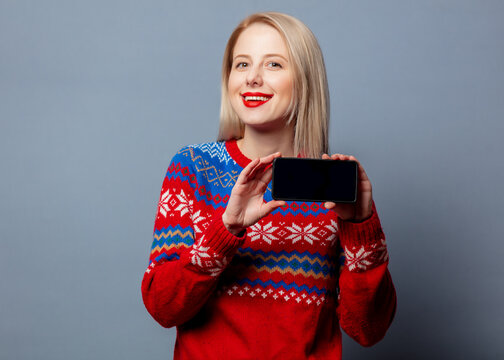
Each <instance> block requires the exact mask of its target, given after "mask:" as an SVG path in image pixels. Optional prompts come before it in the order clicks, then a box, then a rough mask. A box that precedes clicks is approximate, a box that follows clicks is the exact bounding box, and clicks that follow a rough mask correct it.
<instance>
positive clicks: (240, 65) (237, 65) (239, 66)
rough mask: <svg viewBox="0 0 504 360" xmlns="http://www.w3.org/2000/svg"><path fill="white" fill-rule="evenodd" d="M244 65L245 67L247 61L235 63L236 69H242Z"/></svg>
mask: <svg viewBox="0 0 504 360" xmlns="http://www.w3.org/2000/svg"><path fill="white" fill-rule="evenodd" d="M246 67H247V63H244V62H240V63H238V64H236V68H237V69H243V68H246Z"/></svg>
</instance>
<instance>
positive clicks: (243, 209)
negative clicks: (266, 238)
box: [222, 153, 285, 235]
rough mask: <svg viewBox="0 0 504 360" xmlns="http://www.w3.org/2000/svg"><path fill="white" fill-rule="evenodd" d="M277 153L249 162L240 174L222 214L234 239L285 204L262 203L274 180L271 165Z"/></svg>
mask: <svg viewBox="0 0 504 360" xmlns="http://www.w3.org/2000/svg"><path fill="white" fill-rule="evenodd" d="M280 156H281V154H280V153H275V154H271V155H268V156H266V157H263V158H260V159H255V160H253V161H251V162H250V163H249V164H248V165H247V166H246V167H245V168H244V169H243V170H242V172H241V173H240V176H238V180H236V184H235V185H234V187H233V190H232V191H231V197H230V198H229V202H228V205H227V207H226V211H224V214H222V222H223V223H224V226H225V227H226V228H227V229H228V230H229V232H231V233H232V234H234V235H237V234H239V233H240V232H242V231H243V230H245V229H246V228H247V227H249V226H252V225H254V224H255V223H256V222H258V221H259V220H261V219H262V218H263V217H265V216H266V215H268V214H269V213H270V212H272V211H273V210H275V209H276V208H278V207H280V206H283V205H285V201H279V200H272V201H270V202H267V203H266V202H264V199H263V196H264V193H265V192H266V189H267V188H268V183H269V182H270V181H271V178H272V176H273V168H272V167H271V164H272V163H273V160H274V159H275V158H277V157H280Z"/></svg>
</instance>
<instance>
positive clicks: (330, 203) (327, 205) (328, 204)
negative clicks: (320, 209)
mask: <svg viewBox="0 0 504 360" xmlns="http://www.w3.org/2000/svg"><path fill="white" fill-rule="evenodd" d="M335 206H336V203H333V202H332V201H326V202H325V203H324V207H325V208H326V209H327V210H330V209H332V208H333V207H335Z"/></svg>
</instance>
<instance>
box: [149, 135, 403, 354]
mask: <svg viewBox="0 0 504 360" xmlns="http://www.w3.org/2000/svg"><path fill="white" fill-rule="evenodd" d="M249 162H250V159H248V158H246V157H245V156H244V155H243V154H242V153H241V152H240V150H239V149H238V146H237V144H236V141H234V140H232V141H228V142H214V143H207V144H201V145H193V146H187V147H184V148H183V149H181V150H180V151H179V152H178V153H177V154H176V155H175V157H174V158H173V160H172V162H171V164H170V166H169V168H168V171H167V173H166V177H165V179H164V182H163V187H162V190H161V196H160V200H159V204H158V211H157V217H156V221H155V227H154V242H153V245H152V250H151V255H150V264H149V266H148V268H147V270H146V272H145V275H144V278H143V281H142V295H143V300H144V304H145V306H146V308H147V310H148V311H149V313H150V314H151V315H152V316H153V317H154V319H155V320H156V321H157V322H159V324H161V325H162V326H164V327H172V326H177V340H176V344H175V356H174V358H175V359H191V360H198V359H219V360H222V359H273V358H281V359H283V358H288V359H332V360H334V359H341V331H340V327H341V328H342V329H343V330H344V331H345V332H346V333H347V334H348V335H349V336H351V337H352V338H353V339H355V340H356V341H358V342H359V343H360V344H362V345H365V346H370V345H372V344H374V343H376V342H377V341H379V340H380V339H381V338H383V336H384V335H385V332H386V330H387V328H388V326H389V325H390V323H391V321H392V318H393V316H394V312H395V304H396V295H395V290H394V287H393V284H392V280H391V278H390V275H389V272H388V270H387V263H388V253H387V249H386V245H385V237H384V234H383V232H382V229H381V226H380V221H379V219H378V215H377V213H376V209H375V208H374V206H373V215H372V216H371V218H369V219H367V220H365V221H364V222H361V223H352V222H346V221H342V220H341V219H339V218H338V217H337V216H336V214H335V213H334V211H332V210H326V209H325V208H323V207H321V203H310V202H287V204H286V205H285V206H283V207H281V208H278V209H276V210H275V211H273V212H272V213H271V214H269V215H268V216H266V217H264V218H263V219H261V220H260V221H259V222H258V223H256V224H255V225H253V226H251V227H249V228H248V229H247V231H246V234H244V235H243V236H241V237H237V236H234V235H233V234H231V233H230V232H228V231H227V229H226V228H225V226H224V225H223V223H222V213H223V212H224V210H225V207H226V204H227V202H228V200H229V196H230V194H231V189H232V188H233V185H234V183H235V182H236V179H237V178H238V175H239V174H240V172H241V170H242V169H243V168H244V167H245V166H246V165H247V164H248V163H249ZM264 198H265V200H266V201H269V200H271V199H272V198H271V186H270V187H269V188H268V190H267V191H266V193H265V195H264Z"/></svg>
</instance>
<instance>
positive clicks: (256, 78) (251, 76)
mask: <svg viewBox="0 0 504 360" xmlns="http://www.w3.org/2000/svg"><path fill="white" fill-rule="evenodd" d="M262 82H263V79H262V69H261V67H259V66H251V67H250V68H249V71H248V73H247V85H248V86H261V85H262Z"/></svg>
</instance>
